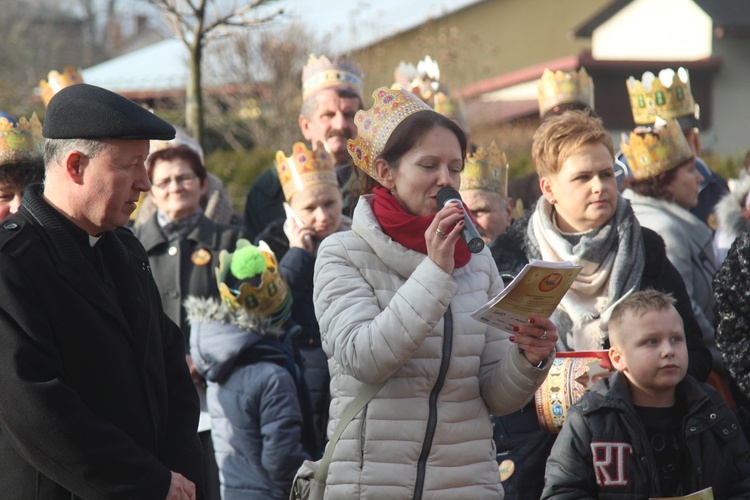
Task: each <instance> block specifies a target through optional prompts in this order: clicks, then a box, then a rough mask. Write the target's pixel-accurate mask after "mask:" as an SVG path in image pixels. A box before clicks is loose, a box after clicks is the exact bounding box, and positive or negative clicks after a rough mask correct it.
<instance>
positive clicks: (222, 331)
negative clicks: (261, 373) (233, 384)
mask: <svg viewBox="0 0 750 500" xmlns="http://www.w3.org/2000/svg"><path fill="white" fill-rule="evenodd" d="M185 310H186V311H187V317H188V321H189V323H190V355H191V357H192V358H193V364H194V365H195V368H196V370H198V372H199V373H200V374H201V375H203V376H204V377H205V378H206V379H207V380H209V381H211V382H221V381H222V380H223V379H224V377H226V376H227V375H228V374H229V372H230V371H231V370H232V368H233V367H234V365H235V362H236V359H237V356H238V355H239V354H240V353H241V352H243V351H244V350H246V349H248V348H250V347H252V346H253V345H255V344H257V343H258V342H260V341H261V340H263V339H264V338H280V337H282V336H283V335H284V334H285V330H284V329H283V328H277V327H273V326H272V325H271V323H270V321H268V320H266V319H258V318H257V317H256V316H253V315H251V314H248V313H247V312H246V311H245V310H244V309H240V310H239V311H237V312H235V313H232V312H231V311H229V310H228V309H227V308H226V307H225V306H224V305H223V304H222V303H221V302H220V301H218V300H216V299H211V298H208V299H204V298H198V297H188V298H187V299H186V300H185Z"/></svg>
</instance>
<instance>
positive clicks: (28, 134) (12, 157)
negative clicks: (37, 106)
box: [0, 113, 44, 166]
mask: <svg viewBox="0 0 750 500" xmlns="http://www.w3.org/2000/svg"><path fill="white" fill-rule="evenodd" d="M43 154H44V138H43V137H42V123H41V122H40V121H39V118H37V116H36V113H34V114H32V115H31V118H29V119H28V120H27V119H26V118H21V119H20V120H18V123H17V124H15V125H14V124H13V123H11V122H10V121H8V119H7V118H2V117H0V166H2V165H8V164H10V163H15V162H19V161H24V160H35V159H38V158H41V157H42V156H43Z"/></svg>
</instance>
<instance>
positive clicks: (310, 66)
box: [302, 54, 364, 101]
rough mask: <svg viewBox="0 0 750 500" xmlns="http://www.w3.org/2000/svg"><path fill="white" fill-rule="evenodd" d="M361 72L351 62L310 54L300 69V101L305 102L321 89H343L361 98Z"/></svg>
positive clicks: (340, 58) (341, 58)
mask: <svg viewBox="0 0 750 500" xmlns="http://www.w3.org/2000/svg"><path fill="white" fill-rule="evenodd" d="M363 78H364V75H363V74H362V70H361V69H359V67H358V66H357V65H356V64H354V63H353V62H352V61H349V60H348V59H345V58H343V57H336V58H334V59H333V61H331V60H330V59H328V58H327V57H326V56H320V57H315V54H310V58H309V59H308V60H307V64H306V65H305V67H304V68H303V69H302V100H303V101H306V100H307V99H309V98H310V97H312V96H313V95H314V94H315V93H316V92H318V91H320V90H323V89H345V90H349V91H351V92H353V93H355V94H357V95H358V96H359V97H362V79H363Z"/></svg>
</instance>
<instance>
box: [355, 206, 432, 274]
mask: <svg viewBox="0 0 750 500" xmlns="http://www.w3.org/2000/svg"><path fill="white" fill-rule="evenodd" d="M373 200H374V195H363V196H360V197H359V201H358V202H357V207H356V208H355V209H354V217H353V219H352V230H353V231H354V232H355V233H357V234H358V235H359V236H360V237H361V238H362V239H363V240H365V242H366V243H367V244H368V245H370V247H371V248H372V250H373V252H374V253H375V254H376V255H377V256H378V258H379V259H380V260H381V261H382V262H383V263H384V264H385V265H386V266H388V267H389V268H391V269H392V270H393V271H395V272H396V273H397V274H398V275H399V276H401V277H402V278H405V279H406V278H408V277H409V276H411V274H412V273H413V272H414V270H415V269H416V268H417V266H418V265H419V264H420V263H421V262H422V261H423V260H424V259H426V258H427V256H426V255H424V254H422V253H419V252H415V251H414V250H410V249H408V248H406V247H405V246H403V245H401V244H399V243H396V242H395V241H393V239H391V237H390V236H388V235H386V234H385V233H384V232H383V230H382V229H381V228H380V223H379V222H378V219H377V218H376V217H375V213H374V212H373V210H372V202H373Z"/></svg>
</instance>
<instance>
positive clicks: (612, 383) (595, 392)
mask: <svg viewBox="0 0 750 500" xmlns="http://www.w3.org/2000/svg"><path fill="white" fill-rule="evenodd" d="M588 394H589V396H588V397H584V398H583V399H582V400H581V402H580V407H581V411H582V412H583V413H584V414H588V413H591V412H594V411H597V410H599V409H601V408H614V409H619V410H621V411H627V412H633V413H634V412H635V408H634V407H633V400H632V398H631V397H630V386H629V385H628V380H627V378H626V377H625V375H623V374H622V373H620V372H615V373H613V374H612V375H611V376H610V377H609V378H608V379H604V380H600V381H599V382H597V383H596V384H595V385H594V387H592V388H591V389H590V390H589V393H588ZM677 394H678V397H683V398H685V400H686V404H687V409H688V415H691V414H693V413H695V412H697V411H699V410H700V409H701V408H703V407H704V405H707V404H711V401H710V397H709V396H708V395H707V394H706V391H705V390H704V389H703V384H701V383H699V382H698V381H697V380H695V379H694V378H693V377H691V376H690V375H685V378H683V379H682V381H681V382H680V383H679V384H677Z"/></svg>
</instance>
